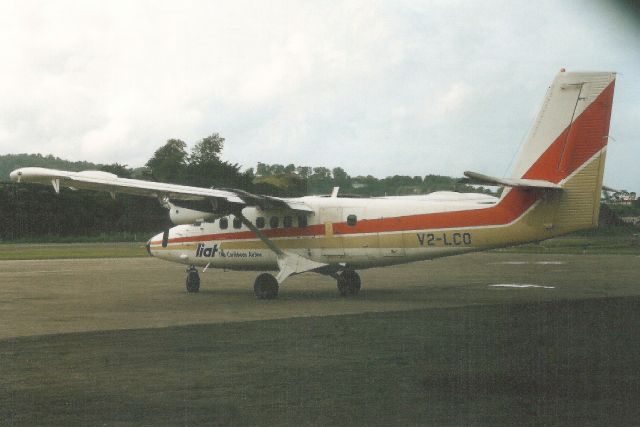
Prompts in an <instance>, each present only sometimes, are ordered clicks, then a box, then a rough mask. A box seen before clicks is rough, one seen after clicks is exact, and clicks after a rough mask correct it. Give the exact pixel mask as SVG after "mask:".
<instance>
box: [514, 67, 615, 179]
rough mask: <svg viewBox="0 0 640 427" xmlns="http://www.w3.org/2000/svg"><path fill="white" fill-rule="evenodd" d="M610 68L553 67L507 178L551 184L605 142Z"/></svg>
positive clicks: (611, 77)
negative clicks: (555, 69)
mask: <svg viewBox="0 0 640 427" xmlns="http://www.w3.org/2000/svg"><path fill="white" fill-rule="evenodd" d="M614 84H615V73H609V72H594V73H589V72H580V73H568V72H564V71H561V72H560V73H558V75H557V76H556V78H555V79H554V80H553V83H552V84H551V86H550V87H549V89H548V91H547V94H546V96H545V99H544V103H543V105H542V108H541V109H540V112H539V113H538V117H537V118H536V121H535V122H534V125H533V128H532V129H531V132H530V133H529V135H528V137H527V140H526V142H525V144H524V146H523V147H522V151H521V153H520V155H519V157H518V159H517V161H516V163H515V165H514V169H513V172H512V178H525V179H541V180H545V181H551V182H554V183H556V184H558V183H561V182H562V181H563V180H565V179H567V178H568V177H569V176H570V175H571V174H572V173H574V172H576V171H577V170H578V169H579V168H580V167H582V166H584V165H585V163H586V162H588V161H589V160H590V159H591V158H592V157H593V156H594V155H596V154H597V153H599V152H600V151H601V150H603V149H604V148H605V147H606V145H607V137H608V134H609V120H610V118H611V105H612V102H613V88H614Z"/></svg>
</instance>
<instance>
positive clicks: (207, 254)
mask: <svg viewBox="0 0 640 427" xmlns="http://www.w3.org/2000/svg"><path fill="white" fill-rule="evenodd" d="M216 252H218V245H213V246H212V247H210V248H207V247H205V245H204V243H198V247H197V248H196V258H200V257H204V258H213V257H214V256H216Z"/></svg>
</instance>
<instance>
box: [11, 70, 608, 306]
mask: <svg viewBox="0 0 640 427" xmlns="http://www.w3.org/2000/svg"><path fill="white" fill-rule="evenodd" d="M614 83H615V74H614V73H609V72H580V73H569V72H565V71H564V69H563V70H561V71H560V73H559V74H558V75H557V76H556V78H555V79H554V81H553V83H552V84H551V87H550V88H549V89H548V91H547V95H546V97H545V99H544V103H543V105H542V108H541V110H540V112H539V113H538V116H537V118H536V121H535V123H534V125H533V128H532V129H531V132H530V134H529V135H528V137H527V140H526V142H525V144H524V146H523V147H522V149H521V152H520V154H519V157H518V158H517V160H516V162H515V165H514V169H513V173H512V174H511V176H510V177H508V178H494V177H490V176H486V175H482V174H479V173H474V172H465V175H466V176H467V177H469V178H471V179H472V180H473V181H474V182H477V183H482V184H489V185H498V186H504V187H505V189H504V191H503V192H502V195H501V197H500V198H496V197H492V196H487V195H484V194H459V193H454V192H436V193H431V194H427V195H420V196H401V197H375V198H366V199H364V198H346V197H344V198H343V197H338V194H337V193H338V189H334V191H333V194H332V195H331V196H328V197H324V196H307V197H300V198H290V199H289V198H278V197H270V196H260V195H255V194H250V193H247V192H244V191H241V190H233V189H231V190H229V189H224V190H223V189H215V188H212V189H209V188H197V187H188V186H183V185H173V184H165V183H159V182H148V181H140V180H135V179H124V178H118V177H117V176H116V175H113V174H110V173H106V172H99V171H85V172H66V171H58V170H51V169H42V168H22V169H17V170H15V171H13V172H12V173H11V179H12V180H13V181H17V182H30V183H38V184H47V185H53V188H54V189H55V191H56V192H59V191H60V187H61V186H63V187H69V188H72V189H88V190H100V191H106V192H110V193H111V194H112V196H115V194H116V193H128V194H135V195H140V196H148V197H155V198H157V199H158V200H159V201H160V202H161V203H162V204H163V205H164V206H165V207H166V208H167V209H168V210H169V215H170V218H171V221H172V222H173V223H174V224H176V226H175V227H173V228H171V229H169V230H166V231H165V232H164V233H160V234H158V235H156V236H154V237H152V238H151V239H150V240H149V242H148V244H147V249H148V251H149V253H150V254H151V255H153V256H156V257H158V258H162V259H165V260H168V261H174V262H178V263H182V264H186V265H188V266H189V267H188V268H187V278H186V287H187V290H188V291H189V292H197V291H198V290H199V288H200V277H199V274H198V270H197V269H196V266H201V267H204V270H206V269H207V268H209V267H212V268H225V269H233V270H258V271H277V273H276V274H275V275H272V274H270V273H262V274H260V275H259V276H258V277H257V278H256V280H255V283H254V290H255V294H256V296H257V297H258V298H260V299H263V298H266V299H269V298H275V297H276V296H277V295H278V288H279V284H281V283H282V282H283V281H284V280H285V279H286V278H287V277H289V276H291V275H294V274H299V273H303V272H308V271H313V272H316V273H320V274H325V275H328V276H331V277H333V278H335V279H336V280H337V284H338V290H339V291H340V294H341V295H353V294H357V293H358V291H359V290H360V276H359V275H358V273H356V270H358V269H364V268H370V267H379V266H385V265H393V264H402V263H407V262H411V261H419V260H426V259H431V258H436V257H443V256H450V255H457V254H462V253H466V252H472V251H481V250H486V249H490V248H497V247H504V246H511V245H518V244H522V243H526V242H533V241H539V240H544V239H548V238H551V237H555V236H558V235H561V234H565V233H569V232H572V231H575V230H581V229H587V228H593V227H595V226H597V224H598V212H599V207H600V203H599V202H600V192H601V188H602V175H603V172H604V162H605V151H606V146H607V137H608V132H609V120H610V117H611V105H612V101H613V89H614ZM204 270H203V271H204Z"/></svg>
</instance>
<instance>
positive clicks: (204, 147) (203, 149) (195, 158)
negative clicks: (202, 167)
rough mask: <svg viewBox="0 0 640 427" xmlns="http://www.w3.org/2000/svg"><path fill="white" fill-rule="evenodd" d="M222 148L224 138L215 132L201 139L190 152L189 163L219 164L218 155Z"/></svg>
mask: <svg viewBox="0 0 640 427" xmlns="http://www.w3.org/2000/svg"><path fill="white" fill-rule="evenodd" d="M223 147H224V138H223V137H221V136H220V134H218V133H217V132H216V133H214V134H211V135H209V136H207V137H206V138H202V140H201V141H200V142H198V143H197V144H196V145H195V146H194V147H193V150H191V157H190V159H189V163H191V164H202V163H216V162H220V153H221V152H222V148H223Z"/></svg>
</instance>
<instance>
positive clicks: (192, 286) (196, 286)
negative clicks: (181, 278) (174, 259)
mask: <svg viewBox="0 0 640 427" xmlns="http://www.w3.org/2000/svg"><path fill="white" fill-rule="evenodd" d="M186 286H187V292H189V293H194V292H198V291H199V290H200V275H199V274H198V270H197V269H196V267H195V266H193V265H190V266H189V267H187V280H186Z"/></svg>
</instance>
